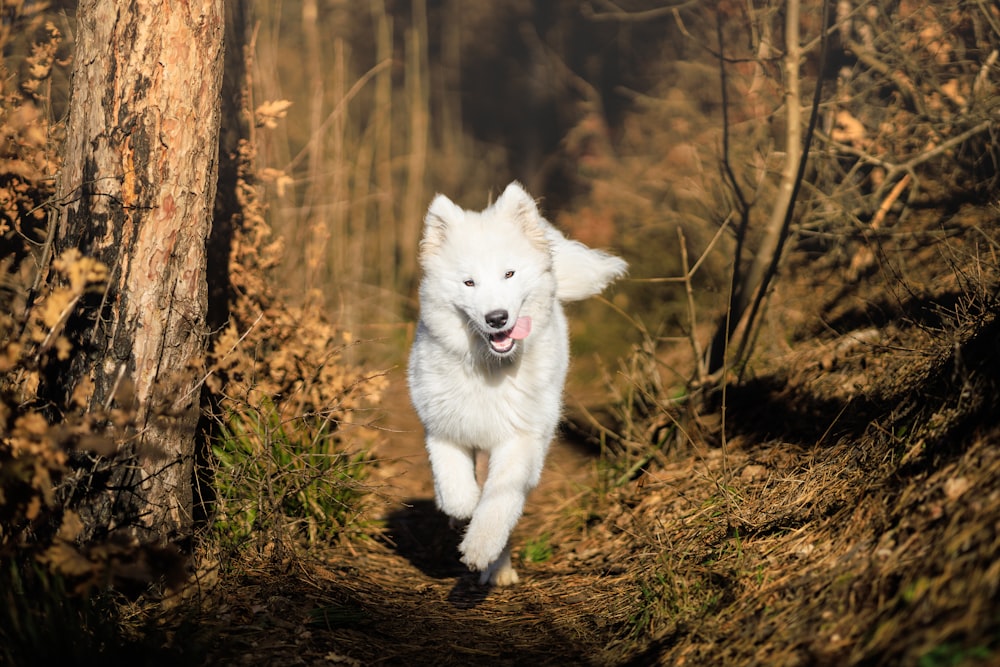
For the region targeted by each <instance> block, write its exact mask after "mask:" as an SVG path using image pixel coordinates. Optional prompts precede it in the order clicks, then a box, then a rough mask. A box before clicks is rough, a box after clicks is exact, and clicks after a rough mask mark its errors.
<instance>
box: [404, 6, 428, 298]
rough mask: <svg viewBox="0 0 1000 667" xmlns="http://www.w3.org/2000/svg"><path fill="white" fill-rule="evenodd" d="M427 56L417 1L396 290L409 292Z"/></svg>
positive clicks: (424, 144)
mask: <svg viewBox="0 0 1000 667" xmlns="http://www.w3.org/2000/svg"><path fill="white" fill-rule="evenodd" d="M427 60H428V55H427V3H426V1H425V0H414V3H413V26H412V27H410V28H409V29H408V30H407V31H406V97H407V102H408V106H409V111H410V153H409V156H408V160H407V174H406V195H405V197H404V199H403V218H402V220H401V221H400V224H399V258H400V260H399V270H400V274H399V280H398V281H397V288H398V289H400V290H402V291H403V292H404V293H407V292H409V291H410V289H411V288H412V287H413V286H414V284H415V278H416V275H417V253H416V249H417V241H418V240H419V237H420V229H421V223H422V218H423V216H422V215H421V213H422V211H423V207H424V206H425V205H426V204H425V201H424V200H425V199H426V196H425V187H424V181H425V175H426V171H427V153H428V143H429V134H430V111H429V104H430V100H429V95H428V88H427V79H428V70H429V67H428V64H427Z"/></svg>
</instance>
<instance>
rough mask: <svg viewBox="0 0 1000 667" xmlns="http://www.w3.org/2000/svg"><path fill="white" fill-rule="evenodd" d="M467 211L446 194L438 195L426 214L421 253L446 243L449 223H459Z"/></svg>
mask: <svg viewBox="0 0 1000 667" xmlns="http://www.w3.org/2000/svg"><path fill="white" fill-rule="evenodd" d="M464 215H465V211H463V210H462V209H461V208H459V207H458V205H456V204H455V203H454V202H453V201H452V200H450V199H448V198H447V197H445V196H444V195H437V196H436V197H434V199H433V200H432V201H431V205H430V206H429V207H427V215H426V216H424V237H423V238H422V239H421V240H420V253H421V255H423V254H425V253H428V252H431V251H433V250H436V249H437V248H439V247H440V246H441V244H442V243H444V237H445V232H446V230H447V229H448V226H449V225H454V224H457V223H458V221H459V220H461V218H462V217H463V216H464Z"/></svg>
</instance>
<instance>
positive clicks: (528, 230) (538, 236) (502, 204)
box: [493, 181, 549, 251]
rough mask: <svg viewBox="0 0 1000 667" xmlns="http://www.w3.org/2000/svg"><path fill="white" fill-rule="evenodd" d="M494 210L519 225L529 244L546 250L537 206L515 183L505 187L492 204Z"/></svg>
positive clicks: (541, 221)
mask: <svg viewBox="0 0 1000 667" xmlns="http://www.w3.org/2000/svg"><path fill="white" fill-rule="evenodd" d="M493 208H494V210H496V211H497V212H498V213H499V214H500V215H502V216H503V217H505V218H509V219H510V220H511V221H513V222H514V223H515V224H517V225H519V226H520V227H521V229H522V230H523V231H524V233H525V235H526V236H527V237H528V238H529V239H530V240H531V242H532V243H533V244H534V245H536V246H538V248H539V249H541V250H545V251H547V250H548V247H549V242H548V239H547V238H546V236H545V227H546V223H545V222H544V218H542V214H541V213H540V212H539V211H538V204H536V203H535V200H534V199H532V198H531V195H529V194H528V192H527V191H526V190H525V189H524V187H522V186H521V184H520V183H518V182H517V181H513V182H512V183H511V184H510V185H508V186H507V187H506V189H505V190H504V191H503V194H501V195H500V197H499V198H498V199H497V201H496V203H495V204H493Z"/></svg>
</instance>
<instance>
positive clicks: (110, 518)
mask: <svg viewBox="0 0 1000 667" xmlns="http://www.w3.org/2000/svg"><path fill="white" fill-rule="evenodd" d="M223 26H224V19H223V5H222V0H191V1H190V2H170V1H166V0H161V1H156V0H138V1H137V2H132V3H127V4H122V3H118V2H115V1H114V0H82V1H81V2H80V3H79V6H78V24H77V29H78V34H77V45H76V55H75V63H74V69H73V78H72V91H71V100H70V112H69V119H68V126H67V139H66V144H65V148H64V164H63V169H62V172H61V174H60V178H59V186H58V187H59V201H60V202H61V203H62V204H63V206H62V209H61V215H60V219H59V223H58V227H57V231H56V241H55V245H56V253H57V254H58V253H59V252H61V251H62V250H65V249H67V248H73V247H75V248H79V249H80V250H81V252H82V253H83V254H84V255H89V256H92V257H96V258H97V259H99V260H101V261H102V262H104V263H105V264H106V265H107V267H108V270H109V281H108V285H107V291H106V293H105V295H104V299H103V301H102V302H101V303H100V304H93V306H94V310H95V312H92V313H90V314H89V316H90V318H91V319H90V326H89V327H88V328H86V329H83V330H81V332H80V333H79V334H78V337H77V345H78V347H77V348H76V349H75V350H74V357H73V362H72V364H71V366H70V367H69V369H68V370H67V372H66V376H65V377H63V378H60V380H62V385H63V387H64V388H65V389H64V390H65V391H66V392H67V394H68V393H69V392H71V391H73V388H74V387H76V386H79V385H80V384H81V383H82V382H84V383H85V382H89V383H92V384H93V393H92V394H91V396H90V405H91V407H92V408H93V409H94V410H100V409H102V408H107V407H109V406H113V405H114V404H115V401H118V402H123V401H124V400H125V399H124V398H123V396H124V395H125V393H127V394H128V395H129V396H130V397H133V398H132V399H131V402H132V403H133V406H132V407H134V408H135V410H136V412H135V417H134V422H133V423H134V429H133V430H132V432H131V435H130V436H129V437H127V438H125V439H124V440H123V441H122V442H120V443H118V448H119V451H118V454H117V455H116V456H115V457H114V458H113V459H112V461H111V463H110V464H109V465H108V466H107V468H106V472H107V474H106V477H105V479H104V482H106V484H105V485H104V486H103V487H102V488H101V489H96V488H92V489H91V494H90V497H89V498H88V499H87V502H86V503H85V506H84V507H81V508H80V510H81V516H82V517H83V518H84V522H85V524H86V526H87V532H86V535H87V536H94V535H99V534H101V533H104V532H106V531H107V532H110V531H112V530H115V529H118V528H123V527H128V528H129V529H130V530H131V531H133V533H135V534H136V535H137V536H138V537H139V538H140V539H143V540H150V539H168V540H171V541H176V540H181V539H184V538H186V537H188V536H189V535H190V532H191V525H192V520H191V516H192V488H193V487H192V482H193V479H192V476H193V454H194V437H195V429H196V425H197V420H198V408H199V398H200V390H199V387H200V379H201V375H202V370H201V368H202V364H203V359H204V354H205V347H206V340H207V338H206V327H205V318H206V307H207V306H206V301H207V295H206V278H205V276H206V241H207V238H208V235H209V231H210V227H211V219H212V206H213V201H214V197H215V188H216V171H217V154H218V133H219V100H220V86H221V78H222V66H223V59H222V56H223ZM126 386H127V387H129V388H130V389H131V391H129V392H123V388H124V387H126ZM121 407H128V406H121Z"/></svg>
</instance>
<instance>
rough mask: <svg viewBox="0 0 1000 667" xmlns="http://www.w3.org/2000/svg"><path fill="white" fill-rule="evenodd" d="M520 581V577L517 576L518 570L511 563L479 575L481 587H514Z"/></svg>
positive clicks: (500, 565) (497, 566) (499, 565)
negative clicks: (488, 585) (487, 585)
mask: <svg viewBox="0 0 1000 667" xmlns="http://www.w3.org/2000/svg"><path fill="white" fill-rule="evenodd" d="M520 581H521V579H520V577H518V576H517V570H515V569H514V568H513V567H511V564H510V562H509V561H508V562H507V563H505V564H498V565H496V566H494V567H492V568H490V569H489V570H487V571H486V572H483V573H481V574H480V575H479V585H480V586H484V585H486V584H490V585H491V586H513V585H515V584H517V583H518V582H520Z"/></svg>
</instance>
